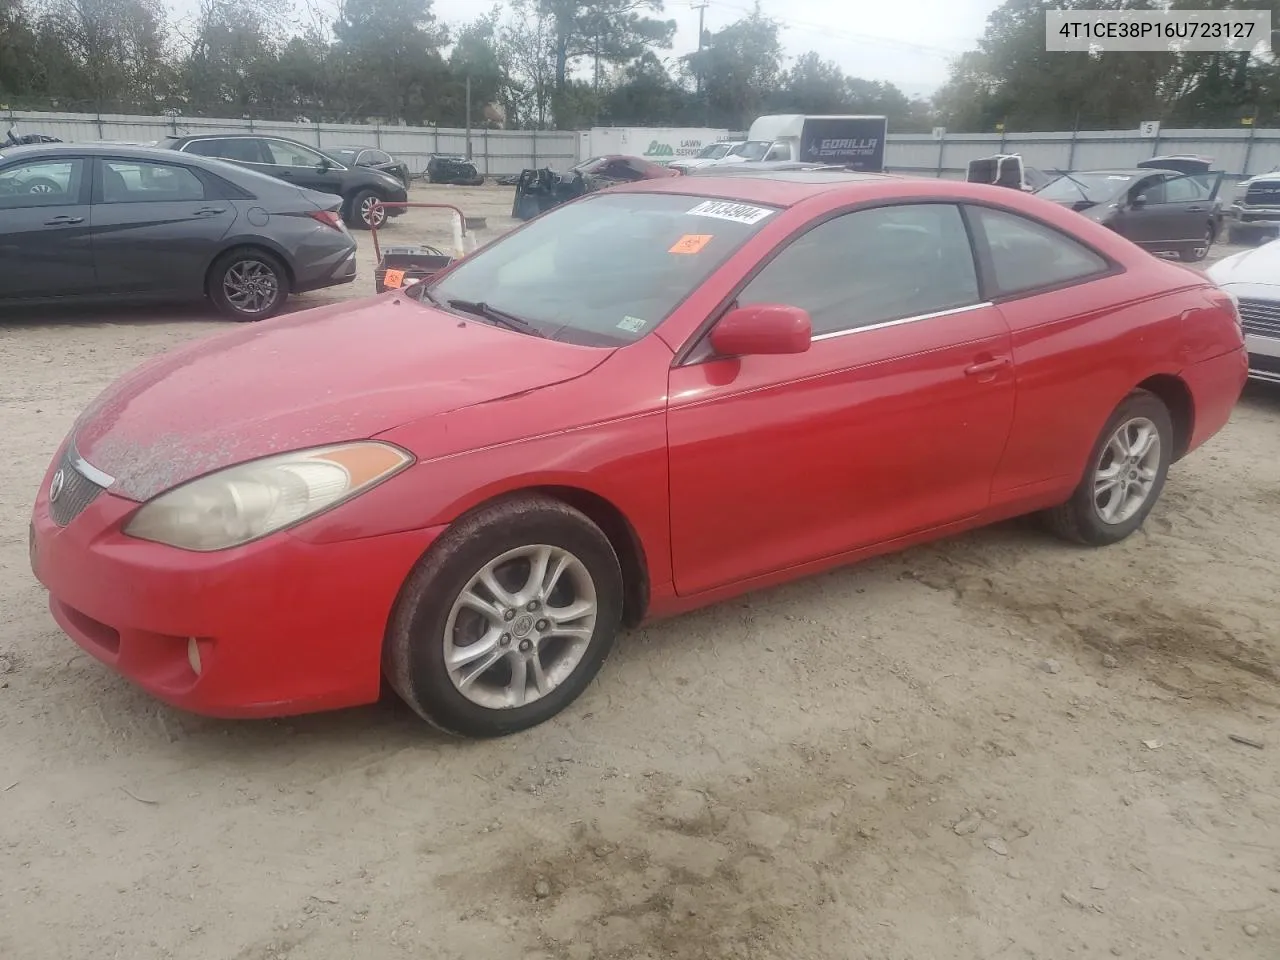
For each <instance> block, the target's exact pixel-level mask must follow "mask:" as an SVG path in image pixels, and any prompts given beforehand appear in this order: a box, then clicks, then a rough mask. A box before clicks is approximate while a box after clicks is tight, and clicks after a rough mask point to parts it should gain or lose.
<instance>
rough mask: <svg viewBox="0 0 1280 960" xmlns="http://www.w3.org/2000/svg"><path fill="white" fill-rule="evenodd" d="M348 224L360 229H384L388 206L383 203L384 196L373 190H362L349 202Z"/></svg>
mask: <svg viewBox="0 0 1280 960" xmlns="http://www.w3.org/2000/svg"><path fill="white" fill-rule="evenodd" d="M346 221H347V226H350V227H355V228H356V229H358V230H369V229H371V228H373V227H377V228H378V229H379V230H381V229H382V226H383V224H385V223H386V222H387V208H386V207H384V206H383V205H382V197H380V196H378V194H377V193H375V192H374V191H372V190H361V191H360V192H359V193H357V194H356V195H355V196H353V197H352V198H351V200H350V202H349V203H348V204H347V214H346Z"/></svg>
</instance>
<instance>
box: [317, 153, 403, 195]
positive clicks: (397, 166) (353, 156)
mask: <svg viewBox="0 0 1280 960" xmlns="http://www.w3.org/2000/svg"><path fill="white" fill-rule="evenodd" d="M324 152H325V153H327V154H328V155H329V156H331V157H336V158H337V159H339V160H341V161H342V162H343V163H345V164H346V165H347V166H349V167H369V168H370V169H371V170H381V171H382V172H383V173H389V174H391V175H392V176H393V177H395V178H396V179H397V180H399V181H400V182H401V183H403V184H404V185H405V186H406V187H408V186H409V181H410V180H411V179H412V174H410V173H409V165H408V164H407V163H405V162H403V161H402V160H397V159H396V158H395V157H393V156H391V154H389V153H387V151H385V150H380V149H378V148H377V147H326V148H325V151H324Z"/></svg>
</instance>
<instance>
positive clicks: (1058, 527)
mask: <svg viewBox="0 0 1280 960" xmlns="http://www.w3.org/2000/svg"><path fill="white" fill-rule="evenodd" d="M1172 454H1173V422H1172V420H1171V419H1170V417H1169V410H1168V408H1167V407H1165V405H1164V403H1163V402H1162V401H1161V400H1160V398H1159V397H1157V396H1156V395H1155V394H1153V393H1149V392H1147V391H1146V390H1135V391H1134V392H1133V393H1131V394H1129V396H1128V397H1126V398H1125V400H1124V402H1123V403H1121V404H1120V406H1119V407H1117V408H1116V411H1115V413H1113V414H1112V415H1111V418H1110V419H1109V420H1108V421H1107V425H1106V426H1105V427H1104V428H1103V430H1102V434H1101V436H1100V437H1099V438H1098V442H1097V443H1096V444H1095V445H1094V448H1093V451H1092V453H1091V454H1090V456H1089V466H1088V468H1087V469H1086V470H1085V475H1084V479H1083V480H1081V481H1080V485H1079V486H1078V487H1077V488H1076V490H1075V493H1073V494H1072V495H1071V499H1070V500H1068V501H1067V502H1066V503H1064V504H1063V505H1062V506H1060V507H1054V508H1053V509H1052V510H1049V511H1047V512H1046V519H1047V520H1048V523H1049V526H1050V528H1051V529H1052V530H1053V531H1054V533H1056V534H1058V535H1059V536H1060V537H1063V538H1064V539H1066V540H1073V541H1075V542H1076V543H1084V544H1088V545H1090V546H1107V545H1109V544H1112V543H1119V542H1120V541H1121V540H1123V539H1125V538H1126V537H1128V536H1129V535H1130V534H1132V533H1133V532H1134V531H1135V530H1137V529H1138V528H1139V527H1141V526H1142V524H1143V522H1144V521H1145V520H1146V519H1147V514H1149V513H1150V512H1151V508H1152V507H1154V506H1155V503H1156V501H1157V500H1158V499H1159V498H1160V492H1161V491H1162V490H1163V489H1164V482H1165V478H1166V477H1167V476H1168V473H1169V464H1170V462H1171V460H1172Z"/></svg>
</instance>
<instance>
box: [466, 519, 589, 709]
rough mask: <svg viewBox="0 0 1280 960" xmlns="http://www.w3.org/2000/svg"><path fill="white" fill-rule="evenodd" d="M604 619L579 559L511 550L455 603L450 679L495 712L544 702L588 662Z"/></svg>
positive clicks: (538, 547) (540, 548) (558, 552)
mask: <svg viewBox="0 0 1280 960" xmlns="http://www.w3.org/2000/svg"><path fill="white" fill-rule="evenodd" d="M597 613H598V601H597V596H596V585H595V582H594V581H593V580H592V578H591V574H590V573H589V572H588V570H587V568H586V566H585V564H583V562H582V561H581V560H580V559H578V557H576V556H575V555H574V554H572V553H571V552H569V551H568V550H565V549H563V548H562V547H554V546H549V545H547V544H531V545H529V546H523V547H517V548H516V549H514V550H508V551H506V552H505V553H503V554H501V555H499V556H497V557H495V558H494V559H492V560H490V561H489V562H488V563H486V564H485V565H484V566H483V567H482V568H481V569H480V570H479V571H477V572H476V574H475V575H474V576H473V577H471V579H470V580H469V581H468V583H467V585H466V586H465V587H464V588H463V589H462V592H461V593H459V594H458V597H457V599H455V600H454V602H453V607H452V608H451V609H450V611H449V616H448V619H447V620H446V622H445V630H444V660H445V666H446V669H447V670H448V673H449V679H450V680H451V681H452V683H453V685H454V687H455V688H456V689H457V690H458V692H459V693H461V694H462V695H463V696H464V697H466V698H467V699H468V700H470V701H471V702H472V703H474V704H476V705H478V706H481V707H486V708H488V709H510V708H514V707H522V706H525V705H526V704H528V703H532V702H533V701H535V700H539V699H541V698H542V697H545V696H547V695H548V694H549V693H551V692H552V691H553V690H555V689H556V688H557V687H558V686H560V685H561V684H562V683H564V682H565V681H566V680H568V679H569V677H570V676H571V675H572V674H573V672H574V671H575V670H576V669H577V667H578V665H579V664H580V663H581V662H582V658H583V657H584V656H585V654H586V652H587V648H588V647H589V646H590V644H591V638H592V636H593V635H594V633H595V629H596V618H597Z"/></svg>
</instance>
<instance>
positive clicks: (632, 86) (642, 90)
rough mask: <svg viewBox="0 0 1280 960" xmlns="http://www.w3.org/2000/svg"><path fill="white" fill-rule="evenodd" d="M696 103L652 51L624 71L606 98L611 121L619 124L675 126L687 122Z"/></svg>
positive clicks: (644, 54)
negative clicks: (688, 115) (687, 117)
mask: <svg viewBox="0 0 1280 960" xmlns="http://www.w3.org/2000/svg"><path fill="white" fill-rule="evenodd" d="M693 106H694V103H693V99H692V97H691V96H690V95H689V93H688V91H686V90H685V89H684V88H683V87H681V86H680V85H679V84H678V83H676V81H675V80H674V79H672V77H671V74H670V73H669V72H668V71H667V68H666V66H665V65H664V64H663V62H662V61H661V60H659V59H658V57H657V55H656V54H654V53H653V52H652V51H649V50H646V51H645V52H644V53H643V54H642V55H641V56H640V58H639V59H638V60H635V61H634V62H632V63H629V64H627V66H626V67H624V68H623V69H622V70H621V71H620V73H619V76H618V79H617V82H616V83H615V84H614V85H613V88H612V89H611V90H610V91H609V93H608V95H607V97H606V98H605V101H604V107H605V111H606V113H607V115H608V117H609V122H610V123H612V124H616V125H618V126H643V125H645V124H654V125H659V126H668V125H670V126H674V125H677V124H680V123H681V122H683V121H685V119H686V115H687V114H688V113H689V112H690V110H691V109H692V107H693Z"/></svg>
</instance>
